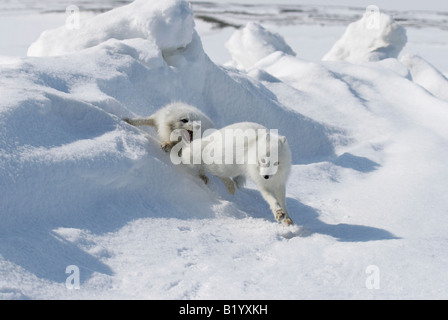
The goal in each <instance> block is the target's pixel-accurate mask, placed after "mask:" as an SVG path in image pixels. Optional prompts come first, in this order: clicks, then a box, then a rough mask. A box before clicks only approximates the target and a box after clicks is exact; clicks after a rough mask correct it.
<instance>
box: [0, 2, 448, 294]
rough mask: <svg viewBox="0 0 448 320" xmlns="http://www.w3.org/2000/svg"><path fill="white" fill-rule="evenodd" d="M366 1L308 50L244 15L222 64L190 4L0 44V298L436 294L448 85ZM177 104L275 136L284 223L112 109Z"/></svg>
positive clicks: (441, 268)
mask: <svg viewBox="0 0 448 320" xmlns="http://www.w3.org/2000/svg"><path fill="white" fill-rule="evenodd" d="M381 17H382V22H381V24H380V28H379V29H376V30H374V31H372V30H368V29H366V26H367V25H366V19H367V18H366V17H364V18H362V19H361V20H360V21H358V22H355V23H353V24H351V25H350V26H349V27H348V29H347V31H346V33H345V34H344V35H343V36H342V38H341V40H340V41H338V43H336V44H335V47H334V48H333V49H332V51H330V53H331V54H329V55H328V56H327V57H326V59H325V61H323V62H320V63H311V62H308V61H305V60H303V59H301V58H300V53H298V55H299V57H297V56H296V54H295V53H294V52H292V50H291V49H290V47H289V45H288V44H286V42H285V41H284V40H283V39H282V38H281V36H280V35H275V34H273V33H272V32H270V31H268V29H267V28H265V27H263V26H261V25H259V24H249V25H247V26H246V27H245V28H244V29H241V30H239V31H237V32H236V34H235V35H234V36H233V37H232V38H231V39H230V40H229V42H228V47H229V50H230V51H232V54H233V63H234V65H235V63H236V65H237V66H238V68H239V69H236V68H234V67H232V66H225V67H223V66H217V65H215V64H214V63H213V62H212V61H211V60H210V59H209V58H208V56H207V55H206V53H205V52H204V50H203V47H202V43H201V39H200V37H199V35H198V34H197V32H196V31H195V29H194V20H193V11H192V9H191V6H190V5H189V3H187V2H186V1H183V0H169V1H155V0H151V1H147V0H137V1H135V2H133V3H131V4H129V5H126V6H122V7H119V8H117V9H114V10H112V11H110V12H106V13H104V14H100V15H98V16H96V17H94V18H92V19H91V20H90V21H87V22H86V23H85V25H83V26H82V27H81V29H79V30H76V31H73V32H72V31H69V30H66V29H64V27H61V28H58V29H55V30H50V31H47V32H45V33H43V34H42V36H41V37H40V38H39V39H38V40H37V41H36V42H35V43H34V44H33V45H32V46H31V47H30V51H29V55H30V56H29V57H27V58H24V59H10V60H2V62H1V63H0V73H1V75H2V76H1V77H0V92H1V95H0V202H1V204H2V210H1V211H0V219H1V221H2V223H1V224H0V236H1V238H2V241H1V242H0V298H4V299H28V298H30V299H95V298H101V299H106V298H112V299H117V298H121V299H304V298H321V299H322V298H324V299H331V298H338V299H341V298H342V299H351V298H355V299H360V298H362V299H371V298H383V299H396V298H446V297H447V296H446V290H445V288H446V286H447V285H448V283H447V279H446V277H444V276H443V275H444V273H445V271H446V267H447V265H446V264H447V261H448V259H447V258H448V257H447V255H446V253H445V252H446V250H444V248H445V245H446V240H447V239H446V225H447V222H448V221H447V215H446V208H447V207H448V203H447V200H446V198H445V197H441V196H440V195H441V194H444V192H445V191H446V189H447V187H448V186H447V181H448V176H447V173H446V172H447V171H446V170H445V167H446V159H447V158H448V151H447V150H448V145H447V141H448V129H447V127H446V121H447V119H448V102H447V101H446V97H445V96H444V95H443V92H444V91H443V88H445V87H446V85H447V81H446V78H445V77H444V76H443V75H442V74H441V73H440V72H438V71H437V70H436V69H435V68H434V67H432V66H431V65H430V64H429V63H427V62H426V61H425V60H423V58H420V57H418V56H405V57H401V58H399V57H398V55H399V53H400V50H401V48H402V47H403V46H404V45H405V43H406V36H405V31H404V29H403V28H402V27H401V26H399V25H398V24H397V23H396V22H394V21H393V20H392V19H391V18H390V17H388V16H386V15H384V16H383V15H382V16H381ZM92 31H95V32H92ZM244 53H246V54H244ZM258 53H260V54H258ZM334 60H336V61H334ZM173 101H182V102H185V103H189V104H192V105H195V106H197V107H198V108H199V109H201V110H202V111H203V112H204V113H205V114H207V115H208V116H209V117H210V118H211V119H212V120H213V121H214V122H215V124H216V125H217V126H218V127H223V126H225V125H229V124H232V123H235V122H241V121H253V122H258V123H260V124H262V125H264V126H266V127H268V128H274V129H279V133H280V134H282V135H285V136H286V137H287V139H288V143H289V145H290V147H291V150H292V153H293V154H292V157H293V167H292V171H291V176H290V179H289V181H288V185H287V205H288V208H289V210H290V214H291V218H292V219H293V220H294V221H295V222H296V223H297V225H296V226H293V227H285V226H282V225H279V224H277V223H275V222H274V219H273V217H272V215H271V213H270V212H269V208H268V207H267V205H266V203H265V202H264V201H263V200H262V199H261V197H260V193H259V191H258V190H256V188H255V187H254V185H253V184H251V183H250V182H249V183H248V185H247V187H246V188H245V189H243V190H241V191H237V193H236V194H235V196H231V195H229V194H227V192H226V190H225V187H224V185H222V183H221V182H220V181H219V180H218V179H216V178H214V177H210V178H211V179H210V183H209V185H204V184H203V182H202V181H201V180H200V179H198V178H195V177H193V176H191V175H190V174H189V173H188V172H187V171H186V170H184V168H183V167H181V166H175V165H173V164H172V163H171V162H170V160H169V157H168V156H167V155H166V154H165V153H164V152H163V151H162V150H161V149H160V146H159V142H158V141H157V140H156V135H155V133H154V131H153V130H152V129H151V128H141V129H137V128H135V127H132V126H129V125H128V124H127V123H125V122H124V121H122V120H121V119H122V118H124V117H134V116H148V115H150V114H152V113H154V112H155V111H156V110H158V109H159V108H161V107H162V106H164V105H165V104H167V103H169V102H173ZM73 265H74V266H77V267H78V268H79V272H80V290H71V289H69V288H68V287H67V286H66V280H67V277H68V274H67V273H66V268H67V267H68V266H73ZM372 265H374V266H376V267H377V269H378V270H380V274H381V286H380V289H378V290H377V289H372V288H369V286H368V285H366V279H367V278H368V276H369V275H368V274H366V270H370V268H368V267H369V266H372ZM377 269H375V270H377Z"/></svg>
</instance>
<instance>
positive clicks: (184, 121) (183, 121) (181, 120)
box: [180, 119, 188, 123]
mask: <svg viewBox="0 0 448 320" xmlns="http://www.w3.org/2000/svg"><path fill="white" fill-rule="evenodd" d="M180 122H182V123H187V122H188V119H180Z"/></svg>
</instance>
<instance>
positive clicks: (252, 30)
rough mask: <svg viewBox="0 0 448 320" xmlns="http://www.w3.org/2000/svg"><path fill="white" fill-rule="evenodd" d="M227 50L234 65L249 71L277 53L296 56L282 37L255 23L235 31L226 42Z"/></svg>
mask: <svg viewBox="0 0 448 320" xmlns="http://www.w3.org/2000/svg"><path fill="white" fill-rule="evenodd" d="M226 48H227V49H228V50H229V52H230V54H231V55H232V59H233V61H232V62H233V63H232V64H233V65H234V66H235V67H237V68H240V69H249V68H250V67H252V66H253V65H254V64H255V63H256V62H258V61H259V60H261V59H262V58H264V57H266V56H268V55H270V54H271V53H274V52H276V51H280V52H284V53H286V54H289V55H293V56H295V55H296V54H295V52H294V51H293V50H292V49H291V47H290V46H289V45H288V44H287V43H286V42H285V40H284V39H283V38H282V36H281V35H279V34H276V33H272V32H270V31H268V30H266V29H265V28H264V27H263V26H262V25H260V24H258V23H255V22H249V23H248V24H247V25H246V26H245V27H244V28H242V29H241V30H237V31H235V32H234V34H233V35H232V37H231V38H230V39H229V40H228V41H227V42H226Z"/></svg>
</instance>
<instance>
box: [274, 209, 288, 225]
mask: <svg viewBox="0 0 448 320" xmlns="http://www.w3.org/2000/svg"><path fill="white" fill-rule="evenodd" d="M274 217H275V220H277V221H278V222H280V221H282V220H283V219H284V218H285V217H286V214H285V213H284V212H283V209H277V210H276V211H275V213H274Z"/></svg>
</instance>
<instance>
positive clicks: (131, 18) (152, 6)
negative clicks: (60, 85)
mask: <svg viewBox="0 0 448 320" xmlns="http://www.w3.org/2000/svg"><path fill="white" fill-rule="evenodd" d="M193 30H194V20H193V11H192V10H191V7H190V5H189V3H188V2H186V1H182V0H167V1H157V0H146V1H145V0H138V1H135V2H133V3H131V4H129V5H126V6H123V7H120V8H117V9H115V10H113V11H109V12H106V13H104V14H102V15H99V16H97V17H94V18H92V19H90V20H88V21H86V22H84V23H83V24H82V25H80V26H79V28H67V27H66V26H62V27H60V28H58V29H55V30H49V31H46V32H44V33H42V35H41V36H40V38H39V39H38V40H37V41H35V42H34V43H33V44H32V45H31V46H30V48H29V49H28V56H35V57H42V56H57V55H64V54H67V53H73V52H77V51H80V50H81V49H85V48H90V47H93V46H96V45H98V44H100V43H102V42H105V41H106V40H108V39H118V40H124V39H132V38H141V39H147V40H152V41H154V42H155V43H156V45H157V46H158V47H159V48H160V49H161V50H162V51H170V50H175V49H178V48H183V47H186V46H187V45H188V44H189V43H190V42H191V41H192V38H193Z"/></svg>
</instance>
